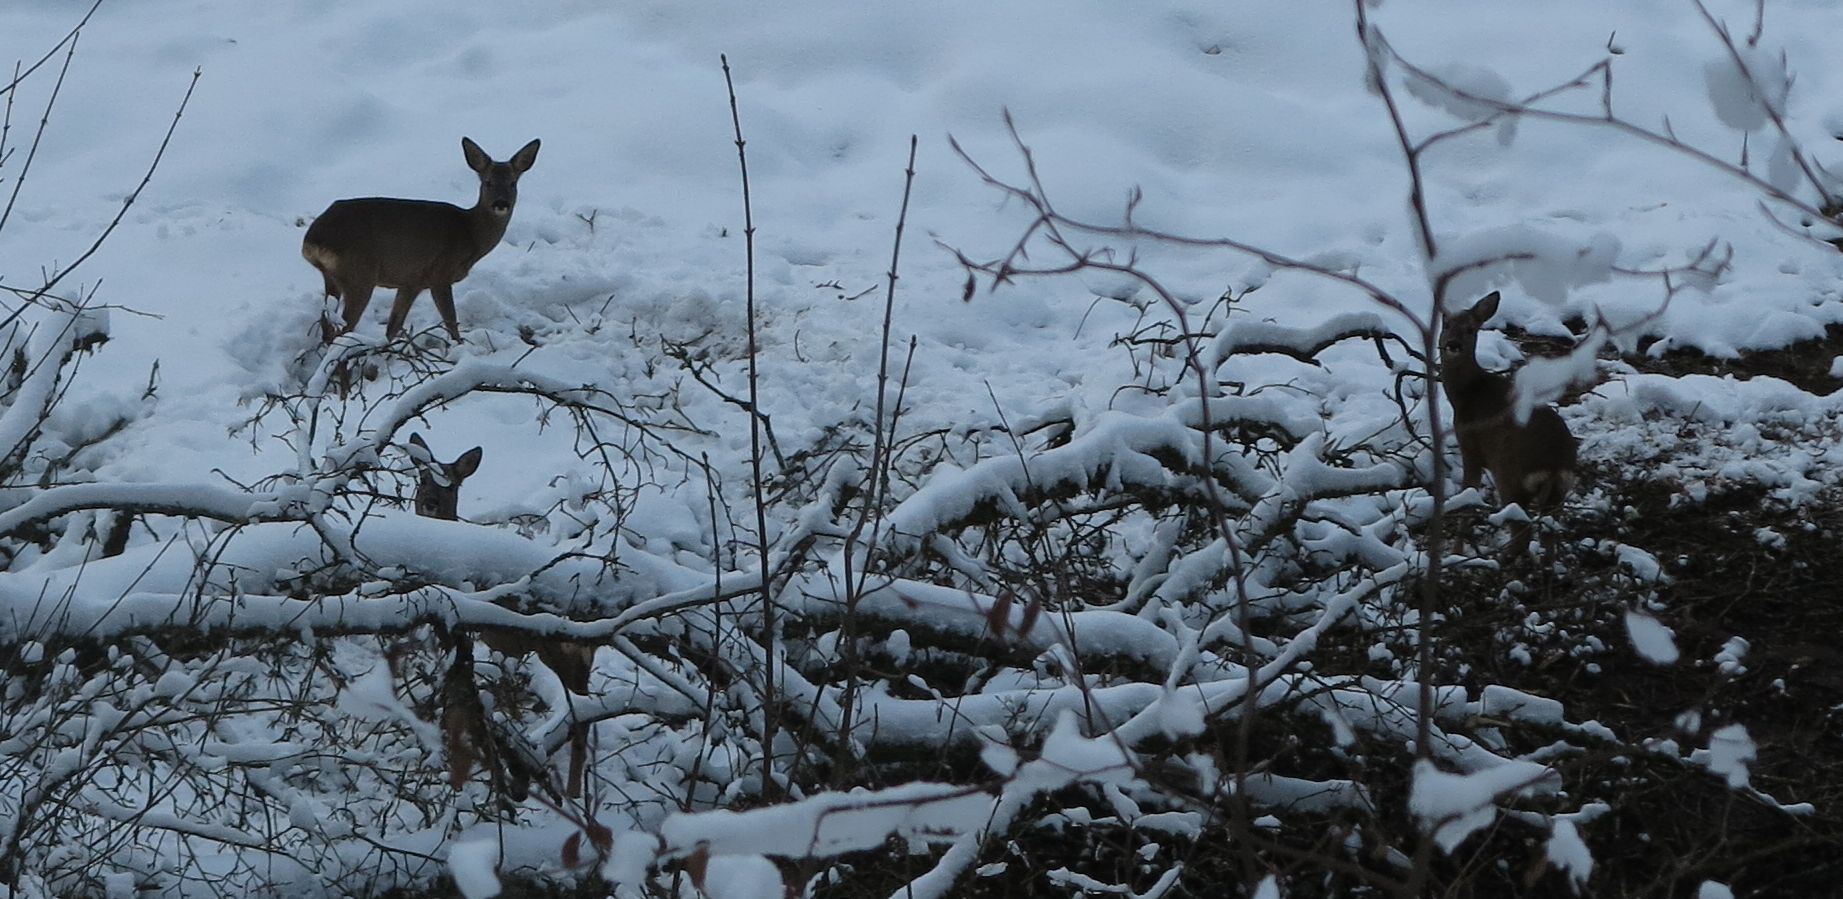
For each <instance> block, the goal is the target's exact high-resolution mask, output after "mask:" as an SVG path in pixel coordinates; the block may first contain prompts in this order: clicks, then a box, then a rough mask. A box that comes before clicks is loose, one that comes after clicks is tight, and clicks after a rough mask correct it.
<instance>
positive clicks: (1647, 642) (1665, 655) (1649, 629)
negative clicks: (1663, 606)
mask: <svg viewBox="0 0 1843 899" xmlns="http://www.w3.org/2000/svg"><path fill="white" fill-rule="evenodd" d="M1625 632H1626V636H1628V637H1630V638H1631V640H1632V651H1634V652H1636V653H1638V657H1639V658H1641V659H1644V660H1645V661H1647V662H1650V663H1652V664H1654V665H1674V664H1676V662H1677V659H1678V657H1680V656H1681V654H1682V653H1681V651H1680V650H1678V649H1677V641H1676V634H1675V633H1673V632H1672V631H1671V630H1670V628H1668V627H1666V626H1665V625H1664V623H1663V622H1661V621H1659V620H1657V619H1656V618H1653V617H1652V616H1650V615H1646V614H1645V613H1643V612H1638V611H1628V612H1626V613H1625Z"/></svg>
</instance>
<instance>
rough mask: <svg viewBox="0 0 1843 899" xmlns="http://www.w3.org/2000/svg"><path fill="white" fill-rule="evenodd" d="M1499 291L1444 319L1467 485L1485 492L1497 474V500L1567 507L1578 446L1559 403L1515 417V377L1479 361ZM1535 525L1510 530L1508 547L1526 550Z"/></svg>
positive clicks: (1527, 507)
mask: <svg viewBox="0 0 1843 899" xmlns="http://www.w3.org/2000/svg"><path fill="white" fill-rule="evenodd" d="M1499 299H1500V297H1499V295H1498V293H1497V292H1496V291H1492V292H1491V295H1490V296H1487V297H1485V298H1484V299H1482V300H1479V301H1478V302H1477V303H1476V304H1474V305H1473V306H1472V308H1471V309H1468V310H1466V311H1464V312H1459V313H1450V312H1449V313H1446V314H1444V315H1442V316H1441V319H1440V383H1441V384H1442V386H1444V387H1445V388H1446V399H1447V401H1448V402H1450V403H1451V404H1452V406H1453V432H1454V433H1455V434H1456V435H1458V438H1459V457H1460V459H1461V460H1462V461H1463V462H1464V465H1465V481H1464V483H1465V486H1467V487H1481V486H1483V484H1484V473H1485V472H1486V471H1487V470H1489V471H1490V472H1491V480H1492V483H1493V484H1494V485H1495V486H1496V487H1497V496H1498V500H1499V501H1500V502H1503V503H1505V504H1509V503H1516V504H1517V505H1518V506H1520V507H1522V508H1523V510H1524V511H1525V512H1528V513H1530V514H1537V513H1540V512H1547V511H1552V510H1555V509H1558V508H1560V507H1561V504H1562V500H1564V499H1566V498H1567V496H1568V493H1569V492H1570V491H1572V490H1573V489H1574V482H1575V477H1576V475H1575V455H1576V442H1575V439H1574V435H1573V434H1571V433H1569V432H1568V425H1567V423H1566V422H1564V421H1562V418H1561V415H1560V414H1559V413H1557V412H1556V411H1555V408H1554V407H1553V406H1548V405H1543V406H1537V407H1536V408H1534V409H1532V410H1531V411H1530V416H1529V420H1528V421H1526V422H1521V423H1519V422H1518V421H1517V418H1516V407H1515V394H1514V390H1513V385H1512V383H1511V379H1510V376H1509V375H1505V374H1500V373H1498V372H1490V371H1485V370H1484V369H1483V368H1481V367H1480V366H1479V364H1478V356H1477V352H1478V331H1479V329H1480V328H1482V327H1484V324H1485V322H1487V321H1489V320H1490V319H1491V316H1493V315H1496V314H1497V306H1498V300H1499ZM1530 536H1531V535H1530V526H1529V524H1528V523H1524V522H1519V523H1518V524H1516V525H1514V526H1513V527H1512V528H1511V533H1510V546H1511V548H1513V549H1514V550H1516V551H1518V552H1527V551H1528V549H1529V543H1530Z"/></svg>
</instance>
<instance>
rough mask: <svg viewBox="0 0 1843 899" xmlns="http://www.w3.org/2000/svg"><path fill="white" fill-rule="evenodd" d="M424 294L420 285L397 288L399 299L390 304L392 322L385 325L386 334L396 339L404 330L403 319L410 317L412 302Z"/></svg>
mask: <svg viewBox="0 0 1843 899" xmlns="http://www.w3.org/2000/svg"><path fill="white" fill-rule="evenodd" d="M421 295H422V288H420V287H399V288H397V301H396V302H395V303H392V304H391V306H390V324H388V325H386V326H385V327H384V336H385V337H388V338H391V339H392V340H395V339H396V337H397V335H398V334H400V333H402V331H403V321H404V319H407V318H409V317H410V304H412V303H414V302H416V298H417V297H418V296H421Z"/></svg>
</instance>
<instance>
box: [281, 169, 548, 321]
mask: <svg viewBox="0 0 1843 899" xmlns="http://www.w3.org/2000/svg"><path fill="white" fill-rule="evenodd" d="M461 152H462V153H463V154H464V155H465V156H466V157H467V165H468V167H469V168H472V169H473V170H474V172H476V173H477V174H479V176H480V199H479V201H478V202H476V203H474V205H473V207H472V208H470V209H462V208H461V207H459V206H456V205H454V204H452V203H442V202H438V201H435V200H400V199H396V198H393V197H364V198H361V199H353V200H339V201H336V202H334V203H333V205H331V206H328V207H326V211H325V212H322V213H320V217H319V218H317V219H314V223H313V225H311V226H310V227H308V229H307V236H306V237H305V238H304V239H303V240H302V241H301V255H302V256H303V257H305V258H306V259H307V261H308V262H309V263H311V264H312V265H313V267H314V268H317V269H319V270H320V274H321V276H322V277H323V278H324V279H325V281H326V293H327V295H328V296H336V297H339V299H340V302H341V304H342V306H343V308H342V313H343V317H344V318H345V324H344V326H343V327H336V326H335V325H334V324H333V323H332V322H330V321H327V320H325V319H324V318H323V319H322V320H321V322H320V329H321V336H322V337H324V338H325V339H326V342H327V343H332V342H333V338H335V337H338V336H339V335H341V334H344V333H346V332H347V331H350V330H352V329H353V328H356V327H358V321H359V319H360V318H363V317H364V315H365V307H366V306H369V305H371V293H372V291H373V290H375V289H376V288H377V287H379V286H383V287H392V288H396V291H397V302H396V303H395V304H394V305H392V306H391V307H390V324H389V325H388V327H386V329H385V332H384V333H385V336H387V337H392V338H394V337H396V336H397V334H398V332H400V331H402V330H403V320H404V319H406V318H408V317H409V313H410V305H411V304H412V303H414V302H416V297H418V296H420V295H421V294H422V292H423V291H424V290H427V291H428V292H429V295H430V296H431V297H433V298H434V299H435V308H436V310H437V311H438V312H440V313H441V316H442V325H443V326H445V327H446V328H447V329H448V336H450V337H452V338H454V340H455V342H456V343H459V342H460V341H461V326H460V325H459V324H458V323H457V322H456V321H455V318H454V285H455V282H457V281H460V280H461V279H462V278H465V277H467V273H468V271H470V270H471V269H472V268H473V267H474V263H476V262H479V261H480V260H481V259H482V258H484V257H485V256H486V254H488V253H490V252H492V251H493V248H494V247H496V246H498V245H499V241H500V239H501V238H503V237H505V234H506V225H508V224H509V223H511V221H512V206H513V205H514V204H515V203H517V202H518V177H519V176H520V175H523V174H524V173H525V172H527V171H529V170H530V169H531V165H532V163H535V162H537V159H538V142H537V141H535V140H534V141H532V142H531V143H528V144H526V145H525V146H524V148H523V149H521V150H519V151H518V152H517V153H514V154H512V158H511V159H509V160H507V161H505V162H497V161H495V160H494V159H493V158H492V157H490V156H488V155H486V151H484V150H481V149H480V145H479V144H476V143H474V142H473V141H472V140H470V139H468V138H465V137H463V138H461Z"/></svg>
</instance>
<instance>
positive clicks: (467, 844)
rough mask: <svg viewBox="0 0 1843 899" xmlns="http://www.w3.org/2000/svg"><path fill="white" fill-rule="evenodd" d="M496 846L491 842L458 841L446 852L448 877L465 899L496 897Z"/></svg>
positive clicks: (497, 845)
mask: <svg viewBox="0 0 1843 899" xmlns="http://www.w3.org/2000/svg"><path fill="white" fill-rule="evenodd" d="M498 868H499V843H498V842H497V841H495V840H484V839H472V840H458V841H456V842H455V843H454V844H453V845H452V846H450V847H449V849H448V874H449V876H451V877H453V878H454V887H455V889H457V890H460V891H461V895H462V896H465V897H467V899H493V897H494V896H497V895H499V891H500V886H499V871H498Z"/></svg>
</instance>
